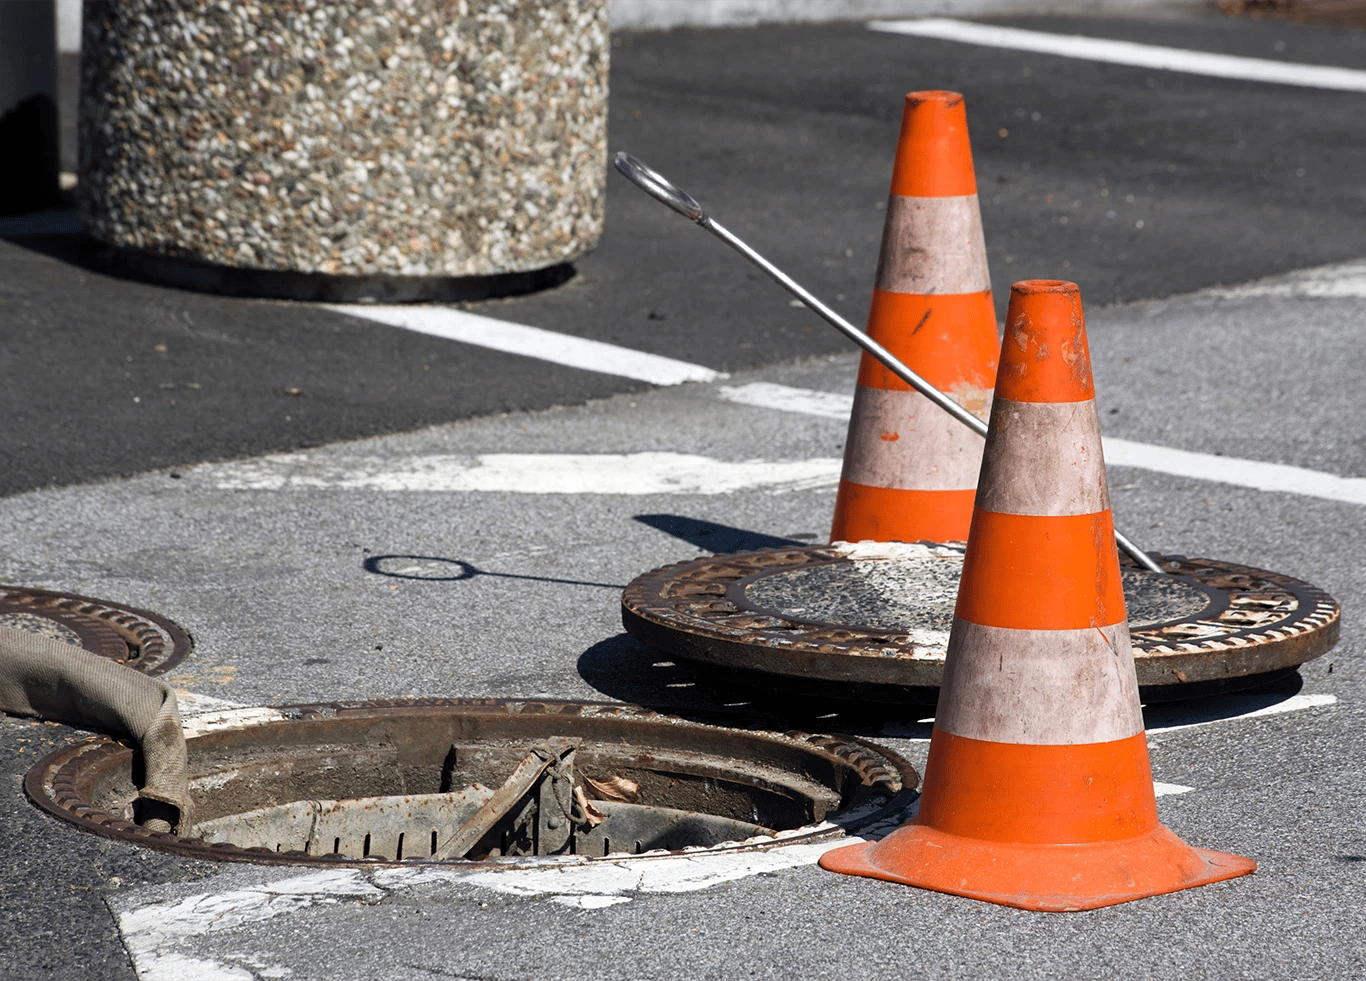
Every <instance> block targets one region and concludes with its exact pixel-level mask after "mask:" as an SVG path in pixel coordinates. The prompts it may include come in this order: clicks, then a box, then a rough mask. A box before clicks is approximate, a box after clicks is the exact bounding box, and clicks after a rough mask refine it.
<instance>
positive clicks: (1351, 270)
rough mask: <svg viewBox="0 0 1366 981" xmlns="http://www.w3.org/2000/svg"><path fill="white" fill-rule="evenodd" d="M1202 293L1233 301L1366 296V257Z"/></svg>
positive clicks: (1365, 297) (1213, 288) (1342, 298)
mask: <svg viewBox="0 0 1366 981" xmlns="http://www.w3.org/2000/svg"><path fill="white" fill-rule="evenodd" d="M1201 294H1203V295H1210V296H1217V297H1221V298H1225V299H1232V300H1243V299H1253V298H1260V297H1276V298H1279V297H1286V298H1289V299H1306V300H1360V299H1366V259H1357V260H1354V261H1352V262H1342V263H1337V264H1334V265H1331V266H1316V267H1315V268H1313V269H1300V270H1298V271H1296V272H1292V273H1286V274H1284V275H1282V276H1268V277H1267V278H1265V279H1256V280H1253V281H1252V282H1250V283H1242V284H1240V285H1238V286H1215V287H1212V288H1210V289H1207V290H1202V291H1201ZM1201 294H1198V295H1201Z"/></svg>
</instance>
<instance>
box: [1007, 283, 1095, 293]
mask: <svg viewBox="0 0 1366 981" xmlns="http://www.w3.org/2000/svg"><path fill="white" fill-rule="evenodd" d="M1010 292H1012V293H1018V294H1020V295H1021V296H1031V295H1033V294H1036V293H1064V294H1075V295H1080V294H1081V287H1079V286H1078V285H1077V284H1076V283H1071V282H1068V281H1067V280H1065V279H1022V280H1020V281H1019V282H1018V283H1016V284H1015V285H1014V286H1012V287H1011V288H1010Z"/></svg>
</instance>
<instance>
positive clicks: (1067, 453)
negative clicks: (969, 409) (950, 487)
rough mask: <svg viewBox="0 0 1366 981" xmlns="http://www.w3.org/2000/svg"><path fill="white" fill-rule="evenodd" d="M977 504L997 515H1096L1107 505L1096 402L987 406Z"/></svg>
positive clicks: (999, 402)
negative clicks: (989, 432)
mask: <svg viewBox="0 0 1366 981" xmlns="http://www.w3.org/2000/svg"><path fill="white" fill-rule="evenodd" d="M991 430H992V433H993V438H992V439H991V441H990V443H989V444H988V446H987V449H986V454H985V455H986V459H987V465H986V466H984V467H983V468H982V480H981V484H980V485H979V486H978V488H977V506H978V507H980V508H984V509H986V510H987V511H995V512H996V513H997V514H1034V515H1065V514H1095V513H1096V512H1098V511H1106V510H1108V509H1109V507H1110V496H1109V493H1108V492H1107V491H1106V488H1105V458H1104V454H1103V453H1102V451H1101V442H1100V427H1099V424H1098V422H1097V420H1096V404H1095V402H1094V401H1093V400H1090V399H1088V400H1087V401H1085V402H1016V401H1014V400H1012V399H1006V398H998V399H996V400H995V402H994V403H993V404H992V407H991Z"/></svg>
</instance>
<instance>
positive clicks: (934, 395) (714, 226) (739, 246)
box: [614, 151, 1166, 575]
mask: <svg viewBox="0 0 1366 981" xmlns="http://www.w3.org/2000/svg"><path fill="white" fill-rule="evenodd" d="M614 163H615V164H616V168H617V170H619V171H620V172H621V173H622V175H623V176H624V177H625V178H626V179H627V180H629V181H630V182H631V183H632V184H634V185H635V186H636V187H638V188H640V189H641V190H642V191H644V192H645V193H646V194H648V195H650V197H652V198H654V199H655V200H656V201H660V202H662V203H664V204H667V205H668V206H669V207H670V208H672V209H673V210H674V211H677V212H678V213H679V214H680V215H682V216H683V217H684V218H688V219H690V220H692V221H695V222H697V224H699V225H701V226H702V227H703V228H705V229H706V230H707V231H709V232H711V233H712V234H713V235H715V236H716V237H717V238H719V239H720V240H721V241H723V242H725V243H726V244H727V245H729V246H730V247H731V248H732V249H734V250H735V251H736V252H739V253H740V254H741V255H742V256H744V257H745V258H746V259H748V260H749V261H750V262H752V263H754V264H755V265H756V266H758V267H759V268H760V269H762V270H763V271H764V272H765V273H767V274H768V276H769V277H770V278H771V279H772V280H773V281H774V282H775V283H777V284H778V285H779V286H781V287H782V288H783V289H785V290H787V291H788V292H789V293H791V294H792V295H793V296H795V297H796V298H797V299H799V300H801V301H802V303H804V304H806V306H808V307H810V308H811V309H812V310H813V311H815V312H816V313H817V314H818V315H819V316H820V317H821V318H822V319H823V320H825V322H826V323H828V324H829V325H830V326H831V327H834V328H835V329H836V330H837V331H839V332H840V333H841V334H843V335H844V336H845V337H847V338H849V339H850V340H851V341H853V342H854V343H855V344H857V345H858V346H859V347H861V348H863V350H865V351H867V352H868V353H869V354H871V355H872V356H873V357H875V358H877V360H878V361H879V362H881V363H882V365H883V366H884V367H885V368H886V369H887V370H888V371H890V372H891V373H892V374H894V375H896V376H897V377H898V378H900V379H901V380H902V381H904V382H905V383H906V384H907V385H910V386H911V388H913V389H915V390H916V391H917V392H919V393H920V394H921V395H923V396H925V398H927V399H929V400H930V401H931V402H933V403H934V404H935V405H937V406H939V408H941V409H943V410H944V411H945V412H947V413H948V414H949V415H951V416H953V418H955V419H957V420H958V421H959V422H961V423H962V424H963V425H965V426H967V427H968V428H969V429H971V430H972V431H973V432H974V433H976V434H977V435H979V436H983V437H985V436H986V434H987V424H986V423H985V422H983V421H982V420H981V419H978V418H977V417H976V416H975V415H973V414H972V413H971V412H969V411H968V410H967V409H965V408H963V407H962V406H961V405H959V404H958V403H957V402H955V401H954V400H953V399H952V398H950V397H949V396H948V395H945V394H944V393H943V392H941V391H940V390H939V389H937V388H935V387H934V386H933V385H931V384H930V383H929V382H927V381H926V380H925V379H924V378H921V377H920V376H919V375H918V374H916V373H915V372H914V371H912V370H911V369H910V368H908V367H907V366H906V365H905V364H903V363H902V361H901V359H899V358H898V357H897V356H896V355H894V354H893V353H892V352H891V351H889V350H887V349H886V348H885V347H883V346H882V345H881V344H879V343H878V342H877V341H875V340H873V339H872V338H871V337H869V336H868V335H867V334H865V333H864V332H863V331H861V330H859V329H858V328H857V327H855V326H854V325H853V324H851V323H850V322H849V321H847V320H845V319H844V318H843V317H841V316H840V315H839V314H838V313H836V312H835V311H834V310H832V309H830V308H829V307H828V306H826V305H825V304H824V303H822V302H821V301H820V300H818V299H817V298H816V297H815V296H813V295H812V294H811V293H810V292H808V291H807V290H806V289H805V288H803V287H802V285H801V284H800V283H798V282H797V281H796V280H794V279H793V278H792V277H791V276H789V275H787V273H785V272H783V271H782V270H781V269H779V268H778V267H777V266H775V265H774V264H773V263H771V262H769V261H768V260H767V259H765V258H764V257H763V256H761V255H760V254H759V253H758V252H755V251H754V250H753V249H752V248H750V247H749V245H748V244H746V243H745V242H744V241H743V240H742V239H740V238H739V237H738V236H737V235H735V233H734V232H732V231H730V230H729V229H728V228H726V227H725V226H724V225H722V224H721V223H720V222H718V221H717V220H716V219H715V218H713V217H712V216H711V215H709V214H707V212H706V210H705V209H704V208H703V207H702V205H700V204H698V202H697V199H696V198H694V197H693V196H692V195H691V194H689V193H688V192H687V191H684V190H683V189H681V188H680V187H678V186H677V185H676V184H674V183H673V182H672V181H670V180H669V179H668V178H667V177H665V176H664V175H663V174H661V173H659V172H658V171H657V170H654V169H653V168H651V167H649V166H647V165H645V164H644V163H641V162H640V161H639V160H637V159H636V158H635V157H633V156H631V155H630V154H629V153H626V152H625V151H618V152H617V155H616V159H615V161H614ZM1115 541H1116V542H1117V543H1118V544H1119V547H1120V548H1122V549H1123V550H1124V551H1125V552H1126V553H1128V554H1129V556H1130V557H1132V558H1133V560H1134V561H1135V562H1137V563H1138V564H1139V565H1141V566H1142V567H1143V568H1145V569H1147V570H1148V571H1149V572H1157V573H1161V574H1163V575H1165V574H1166V572H1165V570H1164V569H1163V568H1162V567H1161V566H1160V565H1158V564H1157V563H1156V562H1155V561H1153V559H1152V558H1151V557H1150V556H1149V555H1148V554H1147V553H1146V552H1144V551H1143V550H1142V549H1140V548H1139V547H1138V546H1137V545H1135V544H1134V543H1133V542H1131V541H1129V539H1128V538H1126V537H1125V536H1124V535H1122V534H1120V533H1119V531H1116V532H1115Z"/></svg>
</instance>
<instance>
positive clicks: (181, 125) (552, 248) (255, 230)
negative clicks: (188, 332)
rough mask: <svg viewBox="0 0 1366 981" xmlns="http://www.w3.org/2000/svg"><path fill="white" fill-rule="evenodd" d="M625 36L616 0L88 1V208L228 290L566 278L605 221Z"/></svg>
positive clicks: (330, 295) (296, 293)
mask: <svg viewBox="0 0 1366 981" xmlns="http://www.w3.org/2000/svg"><path fill="white" fill-rule="evenodd" d="M608 50H609V39H608V20H607V0H478V2H475V0H388V2H385V0H348V2H347V3H322V2H317V0H269V2H266V0H203V2H200V3H194V4H187V3H183V2H176V0H114V2H111V0H89V2H87V5H86V8H85V33H84V36H83V48H82V61H83V78H82V91H81V111H80V130H81V132H80V144H81V167H80V183H79V188H80V193H81V197H82V199H83V209H84V211H85V215H86V222H87V226H88V228H89V230H90V232H91V234H92V235H94V236H95V237H96V238H98V239H100V240H102V241H103V242H105V243H107V244H109V245H111V246H115V247H116V250H117V251H118V252H119V254H120V255H121V256H122V257H123V261H124V262H125V263H126V264H128V265H130V266H131V267H133V271H135V272H137V273H139V274H141V275H144V276H150V277H151V278H154V279H158V280H162V281H168V282H173V283H177V284H179V285H187V286H191V287H196V288H201V289H208V290H214V291H219V292H228V293H238V294H249V295H265V296H285V297H292V298H297V299H330V300H357V299H367V298H373V299H380V300H412V299H442V298H476V297H480V296H491V295H499V294H504V293H509V292H519V291H522V290H525V289H528V288H536V287H537V286H543V285H548V284H550V283H553V282H557V281H562V280H563V279H564V278H566V277H567V275H568V274H569V268H568V266H567V265H566V264H567V263H568V262H570V261H572V260H573V259H574V258H576V257H578V256H579V255H581V254H583V253H584V252H585V251H587V250H588V249H590V248H592V247H593V246H594V245H595V244H596V243H597V240H598V237H599V236H600V234H601V231H602V220H603V193H604V187H603V185H604V183H605V179H606V159H607V147H606V135H607V124H606V108H607V67H608Z"/></svg>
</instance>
